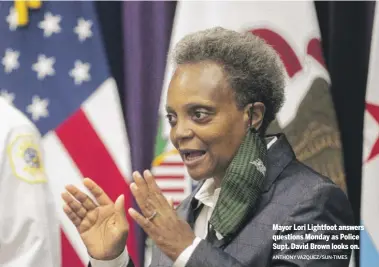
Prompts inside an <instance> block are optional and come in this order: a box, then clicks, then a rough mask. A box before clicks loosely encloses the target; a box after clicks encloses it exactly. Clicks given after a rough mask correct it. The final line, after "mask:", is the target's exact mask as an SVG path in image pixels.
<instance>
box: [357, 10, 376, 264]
mask: <svg viewBox="0 0 379 267" xmlns="http://www.w3.org/2000/svg"><path fill="white" fill-rule="evenodd" d="M378 11H379V6H378V5H376V8H375V18H374V26H373V31H372V42H371V54H370V65H369V74H368V79H367V91H366V111H365V119H364V137H363V138H364V140H363V159H362V161H363V166H362V202H361V213H362V214H361V218H362V224H363V226H364V228H365V229H364V230H363V231H362V232H361V241H360V246H361V247H360V253H361V254H360V255H361V256H360V261H361V262H360V266H361V267H369V266H379V204H378V203H379V179H378V178H379V175H378V173H379V156H378V154H379V88H378V86H379V76H378V73H379V13H378Z"/></svg>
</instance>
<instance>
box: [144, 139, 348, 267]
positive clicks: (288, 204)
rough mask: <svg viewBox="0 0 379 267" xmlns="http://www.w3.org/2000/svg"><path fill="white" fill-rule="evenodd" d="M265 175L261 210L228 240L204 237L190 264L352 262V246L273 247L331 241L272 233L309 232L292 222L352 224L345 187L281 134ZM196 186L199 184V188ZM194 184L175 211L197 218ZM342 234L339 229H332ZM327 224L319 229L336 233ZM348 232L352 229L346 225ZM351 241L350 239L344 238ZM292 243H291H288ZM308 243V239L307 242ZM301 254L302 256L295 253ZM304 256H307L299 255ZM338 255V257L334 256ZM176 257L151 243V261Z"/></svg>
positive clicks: (160, 266) (165, 263)
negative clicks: (298, 153) (302, 160)
mask: <svg viewBox="0 0 379 267" xmlns="http://www.w3.org/2000/svg"><path fill="white" fill-rule="evenodd" d="M267 172H268V173H267V178H266V182H265V185H264V192H263V194H262V196H261V199H260V201H259V204H258V208H257V211H256V212H255V213H254V214H253V216H252V218H251V220H250V221H249V222H248V223H247V224H246V225H245V227H244V228H243V229H242V230H241V231H240V232H239V233H238V234H237V235H236V236H234V237H232V238H231V239H230V240H222V241H221V242H220V241H216V242H215V243H214V244H211V243H209V242H208V241H201V242H200V244H199V245H198V246H197V248H196V249H195V251H194V253H193V254H192V256H191V258H190V259H189V261H188V263H187V265H186V267H232V266H233V267H242V266H246V267H247V266H249V267H250V266H251V267H261V266H340V267H342V266H346V267H347V266H348V265H349V260H350V254H351V250H350V248H348V249H347V250H343V249H332V248H331V249H310V248H309V249H290V248H289V249H283V250H278V249H275V250H274V249H273V243H277V244H278V245H285V244H286V242H288V243H296V244H306V243H314V244H329V245H330V244H331V243H332V242H333V243H340V241H331V240H329V242H327V243H325V241H321V240H313V241H308V242H307V241H305V240H290V241H287V240H281V241H279V240H278V241H277V242H275V241H274V240H273V235H280V236H288V235H291V234H292V235H305V234H306V233H313V232H312V231H311V230H307V229H305V230H294V229H293V224H296V225H304V224H309V225H311V224H315V225H316V224H328V225H334V224H336V225H337V226H340V225H353V212H352V209H351V207H350V203H349V201H348V199H347V197H346V195H345V194H344V192H343V191H342V190H341V189H340V188H339V187H337V186H336V185H335V184H334V183H333V182H332V181H331V180H330V179H328V178H326V177H323V176H321V175H320V174H318V173H316V172H315V171H313V170H312V169H310V168H308V167H307V166H305V165H304V164H302V163H300V162H299V161H298V160H296V158H295V154H294V152H293V150H292V148H291V146H290V144H289V143H288V141H287V139H286V137H285V136H284V135H283V134H280V135H278V140H277V141H276V142H275V143H274V144H273V145H272V146H271V147H270V149H269V151H268V168H267ZM199 187H200V186H199ZM197 190H198V189H197ZM197 190H195V191H194V192H193V193H192V194H191V195H190V196H189V197H188V198H186V199H185V200H184V201H183V202H182V203H181V205H180V206H179V207H178V209H177V212H178V214H179V215H180V216H181V217H182V218H185V219H186V220H187V221H188V222H189V223H190V224H191V225H193V223H194V219H195V218H194V212H193V210H194V208H193V207H196V205H197V203H196V200H195V199H194V198H193V197H194V195H195V194H196V192H197ZM273 224H278V225H288V226H292V227H291V230H286V231H279V230H273ZM332 232H333V233H335V234H339V232H338V231H332ZM332 232H330V231H329V232H328V231H326V230H324V231H322V230H320V231H317V232H315V234H320V233H324V234H332ZM343 233H344V234H348V233H352V231H350V232H348V231H344V232H343ZM344 244H346V245H347V246H348V247H349V246H350V245H351V244H352V241H344ZM288 245H289V244H288ZM308 246H310V244H308ZM296 257H298V258H296ZM300 257H308V259H301V258H300ZM335 258H339V259H335ZM172 264H173V262H172V261H171V260H170V259H169V258H168V257H167V256H166V255H164V254H163V253H162V252H161V251H160V250H159V248H157V247H154V248H153V255H152V263H151V265H150V266H151V267H169V266H172Z"/></svg>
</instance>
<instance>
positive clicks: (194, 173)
mask: <svg viewBox="0 0 379 267" xmlns="http://www.w3.org/2000/svg"><path fill="white" fill-rule="evenodd" d="M187 171H188V174H189V175H190V177H191V178H192V180H195V181H201V180H204V179H207V178H210V177H212V176H211V174H210V173H209V172H206V171H204V170H196V169H195V170H190V169H187Z"/></svg>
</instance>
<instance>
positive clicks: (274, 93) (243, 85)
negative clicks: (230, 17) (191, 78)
mask: <svg viewBox="0 0 379 267" xmlns="http://www.w3.org/2000/svg"><path fill="white" fill-rule="evenodd" d="M170 58H171V59H172V60H173V61H174V62H173V63H174V64H175V65H181V64H187V63H198V62H204V61H211V62H215V63H218V64H221V66H222V67H223V68H224V71H225V73H226V76H227V79H228V81H229V85H230V86H231V88H233V90H235V96H236V102H237V106H238V107H239V108H243V107H245V106H246V105H247V104H249V103H253V102H258V101H259V102H262V103H264V105H265V106H266V112H265V116H264V118H263V122H262V126H261V128H260V132H261V133H262V132H263V133H264V132H265V131H266V129H267V127H268V126H269V124H270V123H271V121H273V120H274V119H275V116H276V114H277V113H278V112H279V110H280V108H281V107H282V105H283V102H284V87H285V78H284V67H283V63H282V62H281V60H280V57H279V55H278V54H277V53H276V51H275V50H274V49H273V48H272V47H271V46H270V45H268V44H267V43H266V42H265V41H264V40H262V39H261V38H259V37H257V36H255V35H253V34H252V33H240V32H236V31H232V30H227V29H224V28H222V27H215V28H210V29H207V30H203V31H198V32H195V33H192V34H189V35H187V36H185V37H184V38H183V39H181V40H180V41H179V42H178V43H177V44H176V46H175V48H174V49H173V51H172V53H171V55H170Z"/></svg>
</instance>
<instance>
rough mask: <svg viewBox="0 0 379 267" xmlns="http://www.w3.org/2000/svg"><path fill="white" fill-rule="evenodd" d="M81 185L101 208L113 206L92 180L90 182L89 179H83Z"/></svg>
mask: <svg viewBox="0 0 379 267" xmlns="http://www.w3.org/2000/svg"><path fill="white" fill-rule="evenodd" d="M83 183H84V185H85V187H87V188H88V190H89V191H90V192H91V194H92V195H93V196H94V197H95V199H96V201H97V202H98V203H99V204H100V205H102V206H103V205H109V204H113V201H112V200H111V199H110V197H109V196H108V195H107V194H106V193H105V192H104V190H103V189H102V188H101V187H100V186H98V185H97V184H96V183H95V182H94V181H93V180H91V179H90V178H84V179H83Z"/></svg>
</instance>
